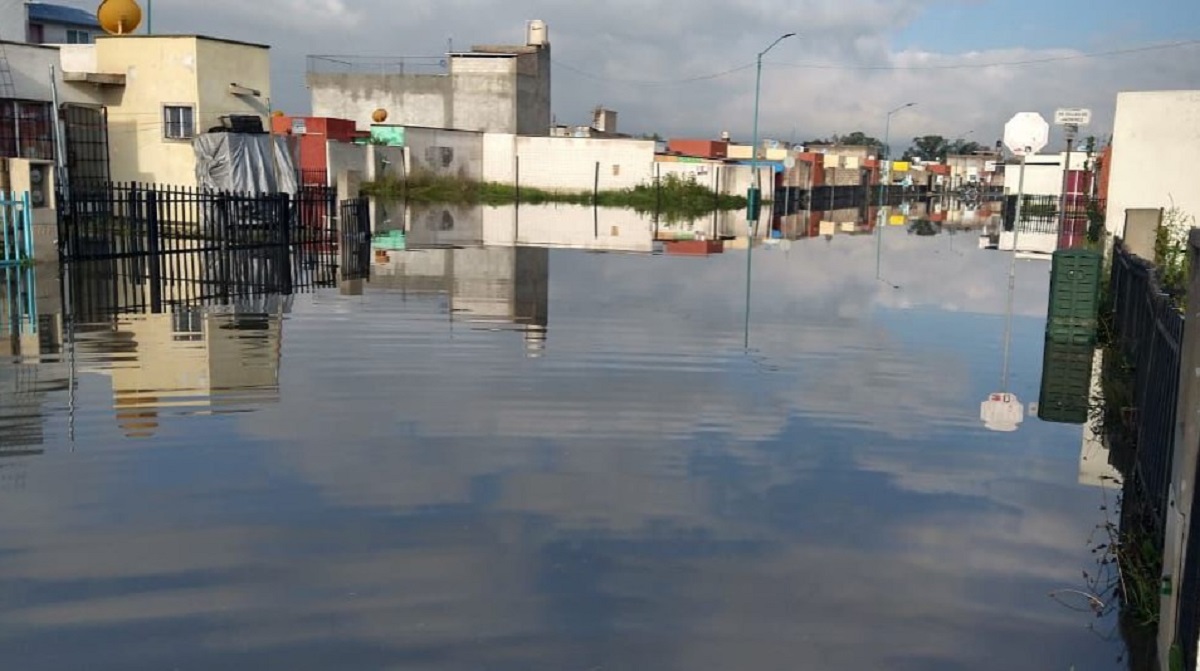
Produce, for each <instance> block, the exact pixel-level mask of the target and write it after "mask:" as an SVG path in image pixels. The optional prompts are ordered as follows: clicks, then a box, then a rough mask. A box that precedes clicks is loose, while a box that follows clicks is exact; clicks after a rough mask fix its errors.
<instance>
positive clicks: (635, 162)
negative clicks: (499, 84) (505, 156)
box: [516, 137, 654, 191]
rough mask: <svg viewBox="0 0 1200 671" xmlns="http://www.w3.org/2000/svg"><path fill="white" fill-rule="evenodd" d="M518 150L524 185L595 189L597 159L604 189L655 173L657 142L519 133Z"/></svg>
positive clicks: (627, 185) (649, 177)
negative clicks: (535, 135) (593, 187)
mask: <svg viewBox="0 0 1200 671" xmlns="http://www.w3.org/2000/svg"><path fill="white" fill-rule="evenodd" d="M516 153H517V156H518V157H519V158H520V160H521V174H520V182H521V185H522V186H531V187H537V188H542V189H548V190H559V191H587V190H591V188H592V185H593V182H594V180H595V172H596V163H597V162H599V163H600V189H601V190H606V189H627V188H632V187H634V186H637V185H638V184H646V183H649V182H650V181H651V180H652V179H653V175H654V173H653V168H654V142H653V141H649V140H600V139H591V138H558V137H517V139H516Z"/></svg>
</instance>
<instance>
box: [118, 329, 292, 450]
mask: <svg viewBox="0 0 1200 671" xmlns="http://www.w3.org/2000/svg"><path fill="white" fill-rule="evenodd" d="M281 329H282V319H281V316H280V315H279V314H278V313H275V314H258V313H255V314H237V313H222V312H212V311H207V310H203V309H195V310H184V309H181V310H178V311H176V312H174V313H167V314H149V315H132V316H126V317H123V318H122V319H121V320H120V321H119V322H118V325H117V331H116V334H115V336H114V337H115V338H116V339H120V340H126V341H130V343H131V350H132V351H131V356H129V357H127V358H126V357H123V358H122V359H121V360H120V361H117V362H115V363H114V365H113V367H112V369H111V371H110V372H109V374H110V375H111V377H112V389H113V405H114V408H115V409H116V415H117V421H118V423H120V425H121V426H122V427H123V428H124V429H125V431H126V433H128V434H129V435H131V436H139V437H140V436H147V435H151V434H153V433H154V430H155V429H156V428H157V426H158V414H159V411H160V410H161V409H164V408H175V407H185V408H197V407H200V408H212V409H219V408H221V407H229V406H244V405H245V404H247V403H251V404H254V403H263V402H270V401H276V400H278V398H279V357H280V335H281Z"/></svg>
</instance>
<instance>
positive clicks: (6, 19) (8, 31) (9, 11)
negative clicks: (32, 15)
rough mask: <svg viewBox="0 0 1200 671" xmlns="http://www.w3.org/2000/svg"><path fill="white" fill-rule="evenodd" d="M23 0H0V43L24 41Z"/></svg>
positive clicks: (24, 19)
mask: <svg viewBox="0 0 1200 671" xmlns="http://www.w3.org/2000/svg"><path fill="white" fill-rule="evenodd" d="M25 23H26V18H25V0H0V41H2V42H24V41H25Z"/></svg>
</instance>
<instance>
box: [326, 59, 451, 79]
mask: <svg viewBox="0 0 1200 671" xmlns="http://www.w3.org/2000/svg"><path fill="white" fill-rule="evenodd" d="M307 69H308V73H309V74H360V75H444V74H447V73H448V72H449V63H448V61H447V59H446V57H445V56H328V55H326V56H309V57H308V64H307Z"/></svg>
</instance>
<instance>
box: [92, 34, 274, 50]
mask: <svg viewBox="0 0 1200 671" xmlns="http://www.w3.org/2000/svg"><path fill="white" fill-rule="evenodd" d="M99 39H114V40H162V39H189V40H205V41H208V42H223V43H225V44H237V45H240V46H243V47H254V48H256V49H270V48H271V45H269V44H255V43H254V42H243V41H241V40H229V39H225V38H224V37H209V36H208V35H194V34H187V35H160V34H157V33H156V34H154V35H141V34H137V35H100V36H99Z"/></svg>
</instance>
